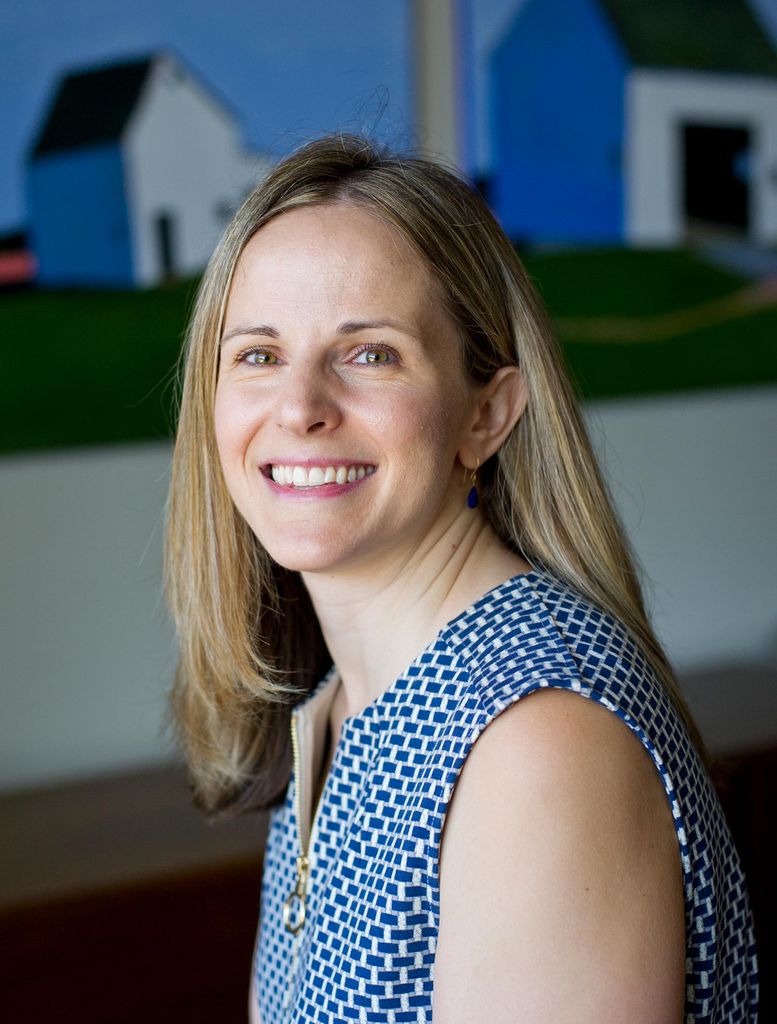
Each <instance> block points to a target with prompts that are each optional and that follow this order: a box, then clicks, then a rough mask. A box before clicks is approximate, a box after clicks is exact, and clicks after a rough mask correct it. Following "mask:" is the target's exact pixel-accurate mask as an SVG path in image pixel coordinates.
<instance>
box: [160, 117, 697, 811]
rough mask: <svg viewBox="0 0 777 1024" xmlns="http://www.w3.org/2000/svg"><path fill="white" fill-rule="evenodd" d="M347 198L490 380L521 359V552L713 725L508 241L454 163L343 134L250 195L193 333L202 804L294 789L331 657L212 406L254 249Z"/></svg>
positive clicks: (177, 479) (513, 479) (182, 508)
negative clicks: (402, 252) (299, 755)
mask: <svg viewBox="0 0 777 1024" xmlns="http://www.w3.org/2000/svg"><path fill="white" fill-rule="evenodd" d="M337 203H350V204H357V205H359V206H362V207H364V208H365V209H367V210H369V211H370V212H372V213H373V214H374V215H376V216H378V217H380V218H382V219H383V220H384V221H386V222H387V223H388V224H390V225H393V226H394V227H395V228H398V229H399V230H400V231H401V232H402V233H403V234H404V236H405V237H406V238H407V239H408V240H409V242H410V243H411V245H412V246H413V247H414V248H415V250H416V251H417V252H418V254H419V255H420V256H421V258H422V259H423V260H424V261H425V262H426V264H427V265H428V266H429V267H430V268H431V269H432V271H433V272H434V274H435V276H436V277H437V279H438V281H439V282H440V284H441V285H442V292H443V295H444V296H445V302H446V305H447V310H448V312H449V314H450V315H451V316H452V317H453V319H454V321H455V322H456V323H457V324H458V326H459V329H460V334H461V337H462V341H463V354H464V361H465V366H466V370H467V373H468V374H469V376H470V378H471V379H472V381H473V382H474V383H476V384H483V383H485V382H486V381H488V380H489V379H490V378H491V377H492V375H493V374H494V372H495V371H496V370H497V369H499V367H501V366H508V365H515V364H517V365H519V366H520V367H521V368H522V371H523V375H524V377H525V380H526V384H527V387H528V392H529V399H528V404H527V406H526V410H525V412H524V414H523V416H522V417H521V419H520V420H519V422H518V424H517V425H516V427H515V428H514V430H513V431H512V433H511V435H510V436H509V438H508V439H507V441H506V442H505V443H504V445H503V446H502V448H501V450H500V451H499V452H498V453H497V455H496V456H494V457H493V458H492V459H491V460H490V462H489V464H488V465H487V466H486V467H485V472H484V483H485V489H484V496H483V500H482V502H481V506H480V507H481V509H482V511H483V513H484V514H485V515H486V516H487V518H488V519H489V520H490V522H491V524H492V525H493V527H494V528H495V529H496V531H497V533H498V534H499V536H500V537H501V538H502V539H503V541H504V542H505V543H506V544H507V545H508V546H509V547H510V548H511V549H513V550H514V551H516V552H518V553H520V554H522V555H523V557H524V558H525V559H526V560H527V561H529V562H530V563H532V564H535V565H541V566H543V567H545V568H546V569H547V570H549V571H550V572H552V573H553V574H555V575H556V576H557V577H559V578H560V579H561V580H564V581H566V582H567V583H568V584H569V585H571V586H572V587H573V588H574V589H575V590H577V591H578V592H579V593H580V594H582V595H584V596H585V597H587V598H589V599H590V600H591V601H592V602H593V603H594V604H596V605H598V606H599V607H600V608H602V609H604V610H606V611H608V612H610V613H611V614H612V615H614V616H615V617H616V618H618V619H620V621H621V622H622V623H623V624H624V625H625V626H626V627H627V628H628V630H629V631H630V632H631V634H632V635H633V637H634V638H635V640H636V642H637V644H638V645H639V647H640V648H641V650H642V652H643V653H644V655H645V656H646V658H647V660H648V661H649V662H650V664H651V665H652V666H653V668H654V670H655V672H656V673H657V675H658V677H659V678H660V679H661V681H662V682H663V684H664V686H665V687H666V689H667V691H668V692H669V694H670V695H671V697H672V698H673V700H674V702H675V704H676V706H677V708H678V710H679V712H680V714H681V716H682V717H683V718H684V719H685V721H686V723H687V724H688V726H689V729H690V731H691V733H692V735H694V736H696V734H695V730H694V727H693V723H692V722H691V721H690V717H689V716H688V714H687V711H686V709H685V706H684V704H683V702H682V699H681V698H680V695H679V693H678V691H677V686H676V683H675V681H674V677H673V674H672V671H671V668H670V666H669V664H668V662H667V659H666V656H665V654H664V652H663V650H662V649H661V646H660V644H659V643H658V641H657V639H656V637H655V635H654V633H653V631H652V629H651V627H650V624H649V622H648V619H647V616H646V614H645V609H644V605H643V600H642V594H641V589H640V583H639V579H638V575H637V572H636V569H635V565H634V560H633V557H632V555H631V552H630V550H629V546H628V543H627V541H626V539H625V537H624V533H623V530H622V529H621V527H620V525H619V523H618V520H617V518H616V515H615V513H614V511H613V508H612V504H611V501H610V499H609V496H608V494H607V490H606V488H605V486H604V483H603V480H602V477H601V475H600V472H599V469H598V467H597V464H596V459H595V457H594V454H593V451H592V449H591V445H590V442H589V440H588V436H587V433H586V430H585V427H584V424H583V421H582V418H581V416H580V412H579V410H578V406H577V402H576V399H575V396H574V393H573V390H572V387H571V385H570V383H569V380H568V378H567V375H566V372H565V369H564V366H563V362H562V360H561V357H560V354H559V350H558V347H557V345H556V343H555V341H554V338H553V334H552V331H551V329H550V327H549V324H548V321H547V318H546V315H545V312H544V309H543V307H542V305H541V303H540V301H539V299H538V297H537V295H536V293H535V291H534V288H533V287H532V285H531V282H530V281H529V279H528V277H527V276H526V273H525V271H524V269H523V267H522V265H521V263H520V261H519V259H518V257H517V256H516V254H515V252H514V250H513V248H512V246H511V245H510V243H509V241H508V239H507V238H506V237H505V235H504V233H503V232H502V230H501V229H500V227H499V226H498V224H497V222H496V220H495V219H494V217H493V216H492V214H491V213H490V211H489V210H488V208H487V206H486V205H485V203H484V202H483V201H482V199H481V198H480V197H479V196H478V195H477V194H476V193H475V192H474V191H473V190H472V189H471V188H470V187H469V186H468V185H467V184H466V183H465V182H463V181H462V180H461V179H459V178H458V177H457V176H456V175H455V174H453V173H451V172H450V171H448V170H446V169H444V168H443V167H441V166H439V165H437V164H435V163H432V162H429V161H425V160H421V159H418V158H415V157H399V156H394V155H391V154H389V153H387V152H385V151H384V150H382V149H380V148H378V147H377V146H376V145H374V144H373V143H371V142H370V141H368V140H366V139H364V138H360V137H356V136H342V135H337V136H332V137H327V138H324V139H321V140H319V141H316V142H313V143H310V144H309V145H307V146H305V147H304V148H302V149H301V150H299V151H298V152H297V153H295V154H293V155H292V156H290V157H288V158H287V159H286V160H284V161H282V162H281V163H280V164H278V165H277V166H276V167H275V169H274V170H273V171H272V172H271V173H270V175H269V176H268V177H267V178H266V179H265V180H264V181H262V182H261V184H259V185H258V187H257V188H256V189H255V190H254V191H253V192H252V193H251V195H250V196H249V197H248V198H247V200H246V201H245V203H244V204H243V206H242V207H241V209H240V210H239V211H238V213H237V214H236V215H235V218H234V220H233V221H232V223H231V224H230V225H229V227H228V228H227V231H226V233H225V235H224V237H223V239H222V240H221V242H220V244H219V246H218V248H217V249H216V251H215V252H214V254H213V256H212V258H211V260H210V263H209V265H208V267H207V270H206V272H205V275H204V278H203V280H202V283H201V285H200V289H199V292H198V295H197V300H196V304H195V308H194V312H193V316H192V318H191V322H190V326H189V330H188V335H187V342H186V346H185V353H184V355H185V367H184V373H183V385H182V390H181V398H180V413H179V421H178V434H177V440H176V445H175V454H174V459H173V474H172V484H171V489H170V499H169V508H168V525H167V542H166V552H165V563H166V564H165V568H166V580H167V594H168V601H169V604H170V608H171V610H172V613H173V616H174V618H175V622H176V625H177V629H178V635H179V638H180V645H181V647H180V661H179V666H178V671H177V675H176V681H175V685H174V688H173V701H172V707H173V712H174V720H175V724H176V727H177V731H178V736H179V740H180V742H181V744H182V746H183V749H184V751H185V753H186V755H187V759H188V763H189V768H190V774H191V779H192V783H193V788H194V792H195V795H196V798H197V800H198V802H199V804H200V805H201V806H202V807H203V808H204V809H205V810H207V811H209V812H211V813H213V812H216V811H223V810H235V809H244V808H248V807H258V806H268V805H270V804H272V803H274V802H277V801H278V800H279V799H280V797H281V796H282V794H283V792H284V790H285V787H286V785H287V783H288V778H289V772H290V763H291V754H290V743H289V735H288V720H289V715H290V712H291V708H292V706H293V705H294V703H295V702H297V701H299V700H300V699H301V698H302V697H303V696H304V695H305V694H306V693H308V692H309V691H310V689H311V687H312V686H313V685H314V684H315V683H316V681H317V680H318V679H319V678H320V676H321V675H322V674H323V672H324V671H325V670H326V669H327V668H328V667H329V657H328V654H327V651H326V648H325V645H324V642H323V638H322V635H321V630H320V628H319V625H318V621H317V619H316V616H315V613H314V611H313V608H312V605H311V603H310V600H309V598H308V595H307V592H306V590H305V588H304V586H303V584H302V583H301V581H300V579H299V577H298V575H297V574H296V573H291V572H288V571H286V570H284V569H281V568H280V567H279V566H277V565H276V564H274V563H272V562H271V561H270V559H269V557H268V555H267V554H266V552H265V551H264V549H263V548H262V547H261V546H260V544H259V543H258V541H257V540H256V537H255V536H254V534H253V533H252V531H251V530H250V529H249V527H248V526H247V524H246V523H245V521H244V520H243V519H242V517H241V516H240V515H239V514H238V512H237V511H236V509H235V507H234V505H233V503H232V500H231V498H230V496H229V494H228V492H227V488H226V485H225V483H224V479H223V476H222V473H221V467H220V463H219V458H218V454H217V451H216V446H215V440H214V423H213V403H214V394H215V387H216V377H217V373H218V351H219V339H220V336H221V332H222V325H223V319H224V310H225V306H226V302H227V297H228V294H229V290H230V285H231V281H232V275H233V272H234V269H235V266H236V264H237V261H238V259H239V257H240V254H241V252H242V250H243V247H244V246H245V245H246V243H247V242H248V240H249V239H250V238H251V237H252V236H253V235H254V234H255V233H256V231H257V230H259V228H260V227H261V226H262V225H263V224H266V223H267V221H269V220H270V219H272V218H273V217H277V216H279V215H281V214H282V213H284V212H285V211H288V210H291V209H294V208H297V207H302V206H313V205H317V204H330V205H331V204H337Z"/></svg>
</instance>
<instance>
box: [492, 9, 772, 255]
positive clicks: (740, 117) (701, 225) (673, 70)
mask: <svg viewBox="0 0 777 1024" xmlns="http://www.w3.org/2000/svg"><path fill="white" fill-rule="evenodd" d="M491 72H492V79H491V87H492V89H491V94H492V106H493V110H492V114H493V128H494V147H495V169H494V175H493V179H492V181H491V193H492V194H491V198H492V200H493V205H494V207H495V209H496V211H497V214H498V215H499V217H500V219H501V221H502V224H503V225H504V227H505V228H506V230H507V231H508V233H509V234H510V235H512V236H513V237H514V238H516V239H520V240H526V241H529V242H560V243H576V244H578V243H583V244H585V243H589V242H590V243H624V242H625V243H630V244H633V245H651V244H657V245H677V244H681V243H683V242H684V241H686V240H687V239H688V238H689V237H692V236H694V235H695V234H696V235H698V234H703V233H709V232H713V233H720V232H723V233H727V234H728V233H733V234H735V235H739V236H742V237H744V238H748V239H750V240H752V241H754V242H759V243H769V244H774V243H775V242H777V52H775V49H774V46H773V45H772V43H771V41H770V40H769V38H768V37H767V35H766V33H765V32H764V31H763V28H762V27H761V25H760V24H759V22H758V21H757V19H756V17H755V15H754V13H753V11H752V10H751V9H750V7H749V6H748V4H747V3H746V2H745V0H526V2H525V3H524V4H523V5H522V6H521V7H520V9H519V10H518V12H517V14H516V16H515V18H514V20H513V22H512V23H511V25H510V26H509V28H508V29H507V31H506V33H505V35H504V37H503V39H502V40H501V42H500V43H499V45H498V46H497V48H496V50H495V51H494V54H493V57H492V63H491Z"/></svg>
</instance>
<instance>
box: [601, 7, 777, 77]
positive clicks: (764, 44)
mask: <svg viewBox="0 0 777 1024" xmlns="http://www.w3.org/2000/svg"><path fill="white" fill-rule="evenodd" d="M601 3H602V7H603V8H604V10H605V11H606V12H607V14H608V15H609V16H610V19H611V21H612V23H613V25H614V27H615V29H616V30H617V32H618V34H619V36H620V38H621V41H622V42H623V45H624V46H625V48H626V51H627V53H628V54H629V56H630V57H631V59H632V60H633V61H634V63H635V64H637V65H640V66H645V67H672V68H692V69H695V70H700V71H735V72H740V73H743V74H751V75H777V51H775V49H774V47H773V46H772V44H771V42H770V40H769V38H768V36H767V35H766V33H765V32H764V30H763V29H762V28H761V25H760V24H759V22H758V21H757V19H756V17H755V15H754V14H753V12H752V11H751V9H750V7H749V5H748V4H747V2H746V0H638V2H635V0H601Z"/></svg>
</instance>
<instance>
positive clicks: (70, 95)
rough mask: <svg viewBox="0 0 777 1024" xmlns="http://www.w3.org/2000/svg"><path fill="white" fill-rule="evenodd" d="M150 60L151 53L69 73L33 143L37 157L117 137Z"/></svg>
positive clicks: (136, 96)
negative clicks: (129, 59)
mask: <svg viewBox="0 0 777 1024" xmlns="http://www.w3.org/2000/svg"><path fill="white" fill-rule="evenodd" d="M152 64H153V57H143V58H140V59H137V60H131V61H126V62H124V63H120V64H110V65H103V66H101V67H97V68H89V69H86V70H84V71H74V72H71V73H70V74H67V75H65V76H64V78H62V80H61V81H60V83H59V88H58V89H57V92H56V94H55V96H54V99H53V101H52V104H51V107H50V108H49V111H48V113H47V115H46V118H45V120H44V122H43V127H42V128H41V131H40V134H39V135H38V137H37V140H36V142H35V145H34V147H33V150H32V155H33V157H36V156H41V155H43V154H45V153H53V152H56V151H57V150H64V149H72V148H74V147H76V146H89V145H96V144H99V143H105V142H113V141H115V140H116V139H118V138H119V137H120V136H121V134H122V132H123V130H124V128H125V126H126V124H127V121H128V120H129V118H130V115H131V114H132V112H133V110H134V109H135V105H136V103H137V102H138V99H139V97H140V93H141V91H142V89H143V86H144V84H145V82H146V79H147V77H148V74H149V72H150V70H151V66H152Z"/></svg>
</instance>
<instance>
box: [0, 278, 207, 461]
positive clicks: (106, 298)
mask: <svg viewBox="0 0 777 1024" xmlns="http://www.w3.org/2000/svg"><path fill="white" fill-rule="evenodd" d="M193 296H194V285H193V283H192V282H183V283H180V284H177V285H175V286H173V287H169V288H159V289H154V290H151V291H145V292H102V291H94V292H91V291H90V292H86V291H52V292H36V291H27V292H18V293H9V294H6V295H3V296H2V298H0V335H1V336H2V338H3V344H4V346H5V349H6V360H5V367H6V372H5V373H3V374H1V375H0V410H2V411H1V412H0V450H2V451H6V452H8V451H19V450H24V449H31V448H52V447H64V446H70V445H80V444H93V443H108V442H114V441H133V440H141V439H148V438H164V437H167V436H169V435H170V433H171V416H172V412H171V410H172V404H173V403H172V396H173V388H172V376H173V373H174V368H175V364H176V360H177V359H178V353H179V350H180V346H181V340H182V337H183V330H184V326H185V322H186V317H187V313H188V311H189V309H190V306H191V303H192V300H193Z"/></svg>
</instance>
